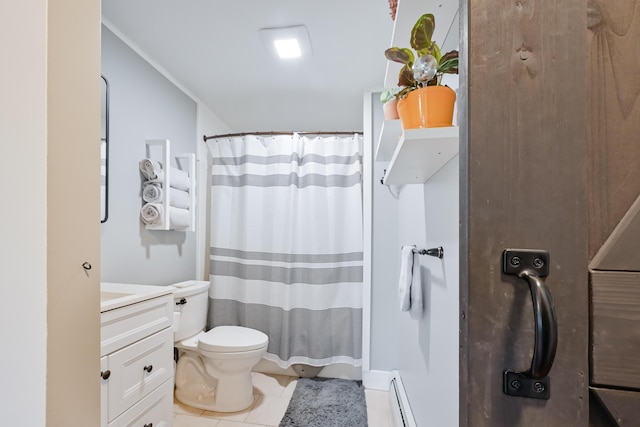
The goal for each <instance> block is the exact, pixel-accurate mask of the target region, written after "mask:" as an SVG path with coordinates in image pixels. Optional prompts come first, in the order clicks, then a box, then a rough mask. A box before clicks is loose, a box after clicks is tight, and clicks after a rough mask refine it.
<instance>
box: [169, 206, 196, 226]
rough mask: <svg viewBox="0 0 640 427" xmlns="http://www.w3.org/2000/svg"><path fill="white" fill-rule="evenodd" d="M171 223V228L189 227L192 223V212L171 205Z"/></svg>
mask: <svg viewBox="0 0 640 427" xmlns="http://www.w3.org/2000/svg"><path fill="white" fill-rule="evenodd" d="M169 224H170V226H171V228H175V229H182V228H189V226H190V225H191V212H189V209H180V208H174V207H173V206H170V207H169Z"/></svg>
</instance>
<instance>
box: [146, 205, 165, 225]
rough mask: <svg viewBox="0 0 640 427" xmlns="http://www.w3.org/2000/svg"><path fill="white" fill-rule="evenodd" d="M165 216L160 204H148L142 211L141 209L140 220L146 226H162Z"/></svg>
mask: <svg viewBox="0 0 640 427" xmlns="http://www.w3.org/2000/svg"><path fill="white" fill-rule="evenodd" d="M163 215H164V209H163V207H162V205H161V204H159V203H146V204H145V205H144V206H143V207H142V209H140V218H141V219H142V222H144V223H145V224H149V225H155V224H162V216H163Z"/></svg>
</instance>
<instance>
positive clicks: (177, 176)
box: [169, 167, 190, 191]
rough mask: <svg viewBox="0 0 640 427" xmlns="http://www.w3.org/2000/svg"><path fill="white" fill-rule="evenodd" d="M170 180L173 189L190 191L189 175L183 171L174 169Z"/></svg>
mask: <svg viewBox="0 0 640 427" xmlns="http://www.w3.org/2000/svg"><path fill="white" fill-rule="evenodd" d="M169 180H170V181H171V182H170V183H169V186H170V187H173V188H176V189H178V190H182V191H189V190H190V188H189V187H190V182H189V174H188V173H187V172H185V171H183V170H180V169H177V168H174V167H172V168H171V178H170V179H169Z"/></svg>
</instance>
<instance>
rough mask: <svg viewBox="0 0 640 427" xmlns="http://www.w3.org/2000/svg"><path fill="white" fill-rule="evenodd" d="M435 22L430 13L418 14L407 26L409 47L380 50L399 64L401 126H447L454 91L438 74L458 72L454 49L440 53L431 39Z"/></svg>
mask: <svg viewBox="0 0 640 427" xmlns="http://www.w3.org/2000/svg"><path fill="white" fill-rule="evenodd" d="M435 26H436V22H435V17H434V16H433V14H430V13H427V14H424V15H422V16H421V17H420V18H419V19H418V21H417V22H416V23H415V25H414V26H413V29H412V30H411V40H410V44H411V47H412V48H413V49H414V50H415V52H416V55H414V53H413V51H412V50H411V49H409V48H404V47H391V48H389V49H387V50H386V51H385V52H384V54H385V57H386V58H387V59H388V60H390V61H394V62H398V63H400V64H403V67H402V68H401V69H400V73H399V74H398V87H399V88H400V90H399V92H398V93H397V95H396V97H397V98H398V113H399V115H400V121H401V122H402V127H403V128H404V129H411V128H421V127H439V126H451V125H452V121H453V105H454V103H455V100H456V93H455V92H454V91H453V89H451V88H450V87H448V86H443V85H441V81H442V75H443V74H445V73H447V74H457V73H458V51H457V50H452V51H451V52H447V53H446V54H444V55H442V54H441V52H440V47H439V46H438V45H437V43H436V42H435V41H433V40H431V37H432V36H433V31H434V29H435Z"/></svg>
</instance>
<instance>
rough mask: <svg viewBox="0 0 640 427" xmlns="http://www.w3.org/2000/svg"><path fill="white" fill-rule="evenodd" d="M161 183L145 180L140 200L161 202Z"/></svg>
mask: <svg viewBox="0 0 640 427" xmlns="http://www.w3.org/2000/svg"><path fill="white" fill-rule="evenodd" d="M163 194H164V192H163V191H162V184H160V183H159V182H145V183H144V184H143V186H142V200H144V201H145V202H148V203H160V202H162V196H163Z"/></svg>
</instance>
